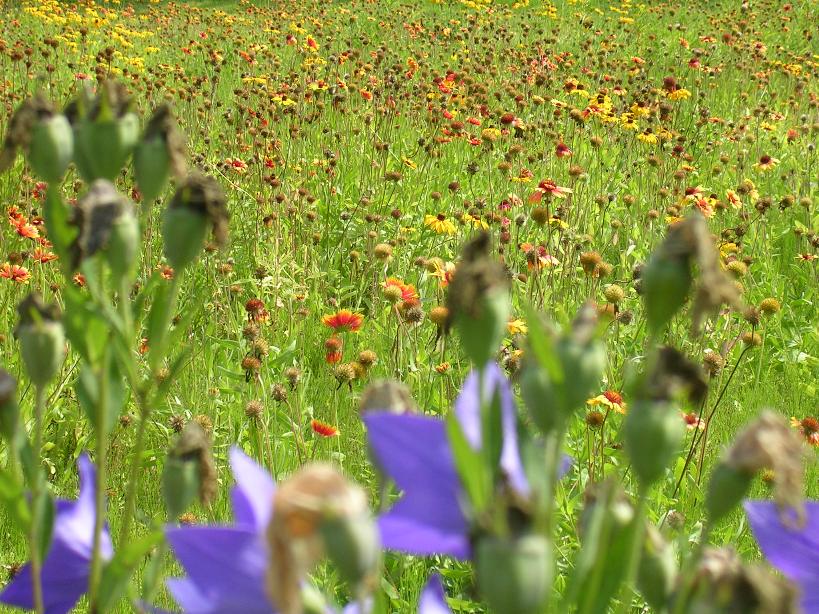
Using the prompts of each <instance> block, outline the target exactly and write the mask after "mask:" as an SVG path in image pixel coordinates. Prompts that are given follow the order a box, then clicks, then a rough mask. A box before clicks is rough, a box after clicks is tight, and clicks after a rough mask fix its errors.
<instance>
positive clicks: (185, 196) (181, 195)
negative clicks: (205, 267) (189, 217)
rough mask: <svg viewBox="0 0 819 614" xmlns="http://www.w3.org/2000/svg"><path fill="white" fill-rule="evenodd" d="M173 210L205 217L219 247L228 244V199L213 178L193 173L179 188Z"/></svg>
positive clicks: (174, 197) (173, 202) (173, 200)
mask: <svg viewBox="0 0 819 614" xmlns="http://www.w3.org/2000/svg"><path fill="white" fill-rule="evenodd" d="M169 207H170V208H171V209H176V208H187V209H190V210H192V211H195V212H197V213H199V214H201V215H203V216H205V217H206V218H207V219H208V221H209V222H210V223H211V225H212V227H213V238H214V240H215V241H216V244H217V245H219V247H222V246H224V245H225V243H227V238H228V219H229V215H228V210H227V198H226V196H225V192H224V190H223V189H222V186H221V185H219V182H218V181H216V180H215V179H214V178H213V177H211V176H209V175H203V174H202V173H200V172H198V171H193V172H191V173H190V174H189V175H188V176H187V178H186V179H185V181H184V182H183V183H182V184H181V185H180V186H179V188H178V189H177V191H176V193H175V194H174V196H173V199H172V200H171V202H170V205H169Z"/></svg>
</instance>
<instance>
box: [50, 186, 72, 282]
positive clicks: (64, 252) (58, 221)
mask: <svg viewBox="0 0 819 614" xmlns="http://www.w3.org/2000/svg"><path fill="white" fill-rule="evenodd" d="M43 218H44V220H45V227H46V232H48V238H49V240H50V241H51V243H52V244H53V245H54V252H55V253H56V254H57V255H58V256H59V257H60V262H61V263H62V265H63V272H64V273H65V274H66V275H67V276H70V275H71V272H72V271H71V270H70V266H71V258H70V257H69V253H68V251H69V246H70V245H71V243H72V242H73V241H74V238H75V237H76V236H77V230H76V229H75V228H74V227H73V226H71V224H70V223H69V209H68V207H67V206H66V205H65V203H63V200H62V198H60V193H59V188H58V187H57V186H55V187H54V188H53V189H49V190H48V191H47V192H46V198H45V202H44V203H43Z"/></svg>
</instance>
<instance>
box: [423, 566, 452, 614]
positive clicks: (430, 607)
mask: <svg viewBox="0 0 819 614" xmlns="http://www.w3.org/2000/svg"><path fill="white" fill-rule="evenodd" d="M418 614H452V610H450V609H449V606H448V605H447V603H446V596H445V594H444V586H443V584H441V576H439V575H438V574H433V575H431V576H430V577H429V580H427V584H426V586H424V590H423V591H422V592H421V599H420V600H419V601H418Z"/></svg>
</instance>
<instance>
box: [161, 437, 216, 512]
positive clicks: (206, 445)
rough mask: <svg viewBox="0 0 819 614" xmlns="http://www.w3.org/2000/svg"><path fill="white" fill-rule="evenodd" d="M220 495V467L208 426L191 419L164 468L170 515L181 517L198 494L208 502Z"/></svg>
mask: <svg viewBox="0 0 819 614" xmlns="http://www.w3.org/2000/svg"><path fill="white" fill-rule="evenodd" d="M215 495H216V467H215V466H214V463H213V456H212V455H211V447H210V438H209V437H208V434H207V433H206V432H205V429H203V428H202V426H201V425H200V424H199V423H198V422H196V421H190V422H188V423H187V424H186V425H185V428H184V429H182V432H181V433H180V434H179V438H178V439H177V441H176V444H175V445H174V447H173V450H171V452H170V453H169V454H168V458H167V460H166V461H165V467H164V469H163V471H162V498H163V500H164V501H165V506H166V508H167V510H168V516H169V517H170V518H174V519H175V518H178V517H179V515H180V514H182V512H184V511H185V510H186V509H187V507H188V506H189V505H190V504H191V503H192V502H193V500H194V499H196V498H197V497H198V498H199V500H200V501H201V502H202V504H204V505H208V504H209V503H210V502H211V501H212V500H213V497H214V496H215Z"/></svg>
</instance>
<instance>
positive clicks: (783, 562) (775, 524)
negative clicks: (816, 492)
mask: <svg viewBox="0 0 819 614" xmlns="http://www.w3.org/2000/svg"><path fill="white" fill-rule="evenodd" d="M745 513H746V514H747V515H748V521H749V522H750V524H751V529H752V530H753V532H754V535H755V536H756V540H757V542H759V547H760V549H761V550H762V553H763V554H764V555H765V558H766V559H768V562H770V564H771V565H773V566H774V567H776V568H777V569H778V570H779V571H781V572H782V574H783V575H784V576H785V577H786V578H788V579H789V580H790V581H791V582H793V583H795V584H796V585H797V586H798V587H799V590H800V592H801V600H800V603H801V606H802V610H803V611H804V612H805V613H806V614H817V613H819V592H817V590H816V586H817V585H819V502H817V501H808V502H806V503H805V522H804V524H803V525H801V526H789V525H790V523H789V524H784V523H783V522H782V513H783V512H782V510H780V509H779V508H778V507H777V505H776V504H775V503H773V502H771V501H746V502H745ZM793 524H794V525H796V524H797V523H796V522H795V518H794V523H793Z"/></svg>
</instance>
